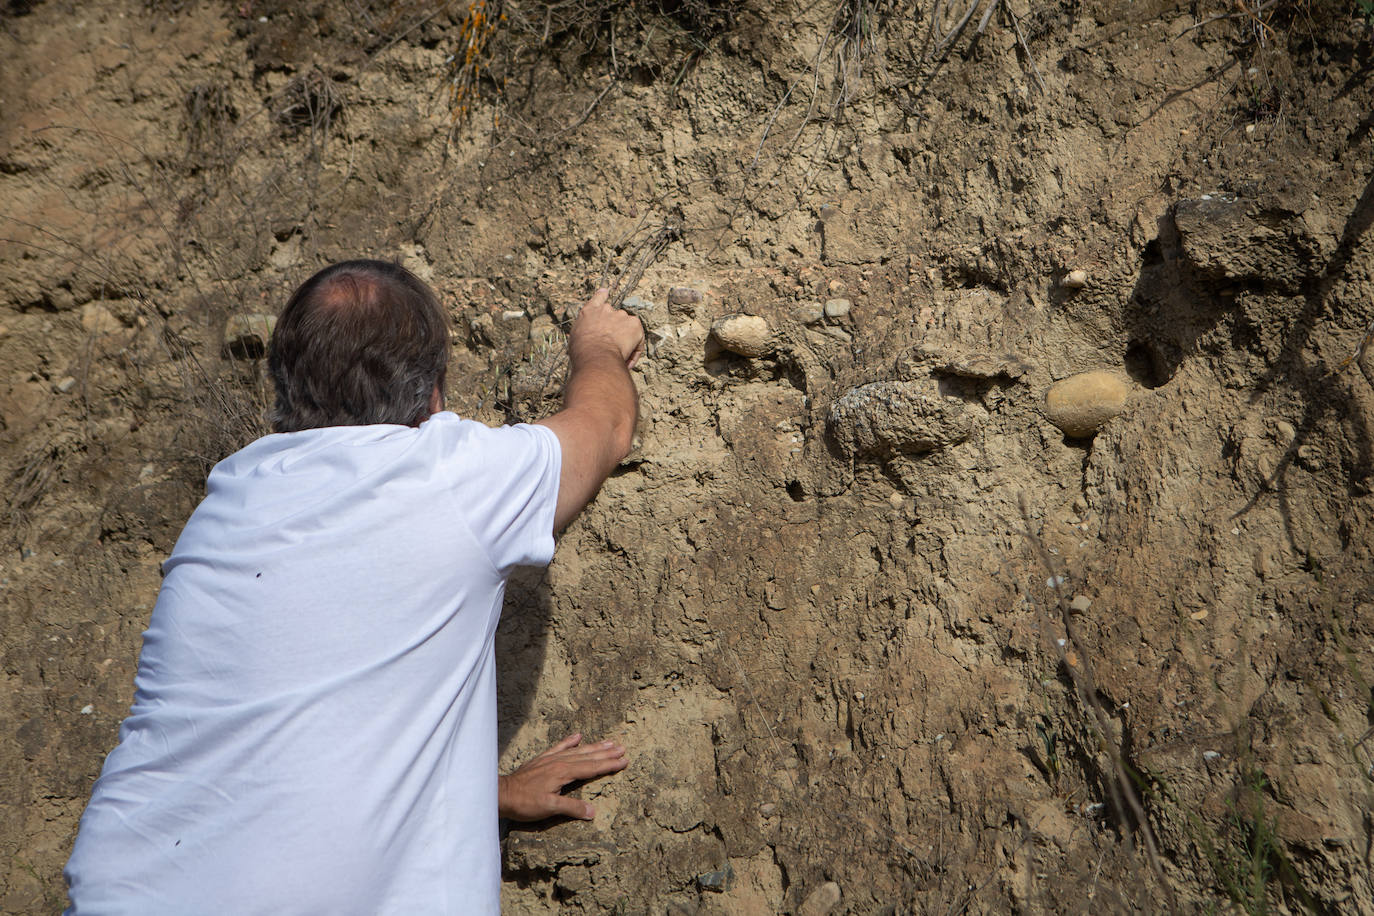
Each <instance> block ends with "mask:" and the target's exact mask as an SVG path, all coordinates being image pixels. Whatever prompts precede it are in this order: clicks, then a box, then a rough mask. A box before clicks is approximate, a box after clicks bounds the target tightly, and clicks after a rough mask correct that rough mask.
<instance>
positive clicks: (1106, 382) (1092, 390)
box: [1045, 371, 1132, 439]
mask: <svg viewBox="0 0 1374 916" xmlns="http://www.w3.org/2000/svg"><path fill="white" fill-rule="evenodd" d="M1131 390H1132V388H1131V383H1130V381H1129V380H1128V379H1127V378H1126V377H1125V376H1122V375H1120V374H1118V373H1116V372H1106V371H1095V372H1081V373H1079V374H1078V375H1071V376H1069V377H1068V378H1066V379H1063V380H1062V381H1059V382H1056V383H1055V384H1054V385H1052V386H1051V387H1050V390H1049V391H1048V392H1047V393H1046V394H1045V412H1046V414H1047V415H1048V416H1049V419H1050V422H1051V423H1053V424H1054V425H1055V426H1057V427H1059V428H1060V429H1062V430H1063V431H1064V434H1065V435H1066V436H1070V437H1072V438H1075V439H1077V438H1082V437H1084V436H1091V435H1092V434H1093V433H1095V432H1097V431H1098V430H1099V429H1100V428H1101V427H1102V425H1103V424H1104V423H1106V422H1107V421H1108V420H1110V419H1112V418H1113V417H1116V416H1119V415H1120V414H1121V413H1122V412H1124V411H1125V410H1126V405H1127V402H1128V401H1129V399H1130V396H1131Z"/></svg>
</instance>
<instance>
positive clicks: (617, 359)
mask: <svg viewBox="0 0 1374 916" xmlns="http://www.w3.org/2000/svg"><path fill="white" fill-rule="evenodd" d="M568 360H569V363H570V364H571V365H570V369H569V372H568V382H567V385H566V386H565V389H564V394H563V409H564V410H566V411H568V412H570V413H576V414H580V415H582V416H584V417H586V418H587V420H588V421H589V422H592V423H595V424H597V425H598V426H600V427H601V428H603V429H607V430H609V432H610V435H609V436H608V437H607V438H606V440H605V447H606V450H607V451H606V455H605V461H606V462H607V463H608V465H609V467H608V469H607V471H608V473H609V470H610V468H611V467H614V465H615V464H617V463H619V462H620V460H621V459H623V458H624V457H625V456H626V455H628V454H629V453H630V446H631V443H632V442H633V441H634V434H635V423H636V421H637V420H638V418H639V393H638V392H637V391H636V390H635V384H634V380H633V379H632V378H631V377H630V371H629V369H628V368H626V366H625V360H624V358H623V357H622V356H621V355H620V352H619V350H618V349H617V347H616V346H615V343H614V342H612V341H609V340H605V339H602V338H593V339H591V340H576V339H574V340H573V342H572V344H571V346H570V347H569V353H568Z"/></svg>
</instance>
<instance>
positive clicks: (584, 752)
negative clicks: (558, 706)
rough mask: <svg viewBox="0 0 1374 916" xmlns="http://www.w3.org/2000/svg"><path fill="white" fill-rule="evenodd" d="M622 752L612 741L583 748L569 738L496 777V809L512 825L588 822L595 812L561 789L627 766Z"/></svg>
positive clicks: (579, 741)
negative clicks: (552, 820)
mask: <svg viewBox="0 0 1374 916" xmlns="http://www.w3.org/2000/svg"><path fill="white" fill-rule="evenodd" d="M629 762H630V761H629V760H628V759H627V758H626V756H625V748H624V747H622V746H621V745H619V744H616V743H615V742H614V741H603V742H601V743H600V744H585V745H584V744H583V743H582V736H581V735H569V736H568V737H566V738H564V739H563V740H562V741H560V742H558V743H557V744H555V745H554V746H553V747H551V748H549V749H548V750H547V751H545V752H544V753H542V754H540V755H539V756H538V757H535V758H534V759H533V760H528V761H526V762H525V763H523V764H521V766H520V768H519V769H517V770H516V771H515V772H514V773H511V774H510V775H509V776H502V777H500V780H499V783H500V789H499V790H498V793H497V798H498V801H497V807H498V808H499V810H500V812H501V816H502V817H504V818H506V819H508V820H512V821H542V820H544V819H545V818H549V817H555V816H558V815H563V816H565V817H575V818H577V819H579V820H584V821H589V820H591V819H592V818H593V817H594V816H595V815H596V812H595V811H593V810H592V806H591V805H589V804H587V803H586V802H584V801H582V800H581V799H578V798H572V797H570V796H567V795H564V794H562V791H563V787H564V786H566V785H567V784H568V783H570V782H577V781H578V780H582V779H595V778H596V777H598V776H605V775H606V774H608V773H616V772H619V771H620V770H623V769H625V767H626V766H627V765H628V764H629Z"/></svg>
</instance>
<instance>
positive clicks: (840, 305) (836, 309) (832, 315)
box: [825, 299, 854, 321]
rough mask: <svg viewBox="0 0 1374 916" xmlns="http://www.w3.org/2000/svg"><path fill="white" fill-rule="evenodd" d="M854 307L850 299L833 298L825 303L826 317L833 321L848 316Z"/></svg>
mask: <svg viewBox="0 0 1374 916" xmlns="http://www.w3.org/2000/svg"><path fill="white" fill-rule="evenodd" d="M853 307H854V303H852V302H850V301H849V300H848V299H831V300H830V301H829V302H827V303H826V304H825V317H826V318H829V319H830V320H831V321H839V320H840V319H841V318H844V317H845V316H847V315H848V314H849V310H850V309H851V308H853Z"/></svg>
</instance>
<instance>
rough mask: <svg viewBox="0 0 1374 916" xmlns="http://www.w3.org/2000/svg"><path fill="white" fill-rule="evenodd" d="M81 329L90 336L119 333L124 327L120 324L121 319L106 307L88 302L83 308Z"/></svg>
mask: <svg viewBox="0 0 1374 916" xmlns="http://www.w3.org/2000/svg"><path fill="white" fill-rule="evenodd" d="M81 327H83V328H85V329H86V331H87V333H90V334H109V333H110V332H112V331H118V330H119V329H120V328H122V327H124V325H122V324H120V323H119V319H118V318H116V317H115V316H114V315H113V314H111V313H110V310H109V309H107V308H105V306H103V305H100V304H99V303H96V302H88V303H86V304H85V305H83V306H82V307H81Z"/></svg>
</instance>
